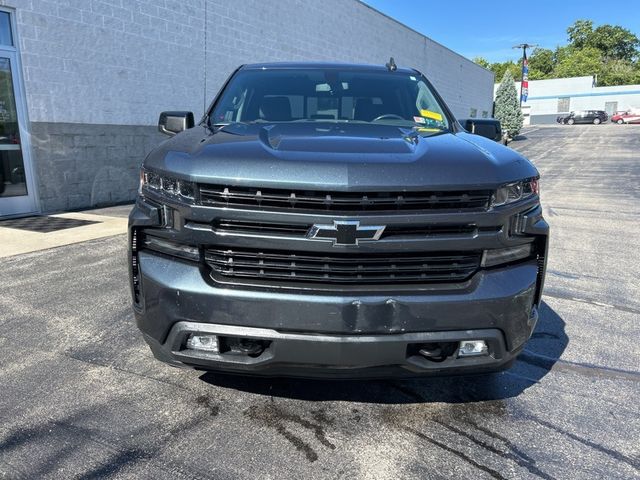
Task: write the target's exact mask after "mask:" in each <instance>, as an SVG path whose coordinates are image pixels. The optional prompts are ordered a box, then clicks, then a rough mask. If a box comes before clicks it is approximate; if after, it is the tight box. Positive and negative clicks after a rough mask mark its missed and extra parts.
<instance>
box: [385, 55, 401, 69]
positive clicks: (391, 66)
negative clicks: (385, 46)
mask: <svg viewBox="0 0 640 480" xmlns="http://www.w3.org/2000/svg"><path fill="white" fill-rule="evenodd" d="M384 66H385V67H387V69H388V70H389V71H390V72H395V71H396V70H397V69H398V66H397V65H396V62H395V61H394V60H393V57H391V58H390V59H389V63H385V64H384Z"/></svg>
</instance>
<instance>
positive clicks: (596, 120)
mask: <svg viewBox="0 0 640 480" xmlns="http://www.w3.org/2000/svg"><path fill="white" fill-rule="evenodd" d="M601 121H602V120H600V119H599V118H594V119H593V124H594V125H600V122H601Z"/></svg>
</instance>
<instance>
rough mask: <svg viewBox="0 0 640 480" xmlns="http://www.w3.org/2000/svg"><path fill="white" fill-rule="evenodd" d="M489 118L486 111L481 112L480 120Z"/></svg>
mask: <svg viewBox="0 0 640 480" xmlns="http://www.w3.org/2000/svg"><path fill="white" fill-rule="evenodd" d="M488 116H489V112H487V111H486V110H483V111H482V118H487V117H488Z"/></svg>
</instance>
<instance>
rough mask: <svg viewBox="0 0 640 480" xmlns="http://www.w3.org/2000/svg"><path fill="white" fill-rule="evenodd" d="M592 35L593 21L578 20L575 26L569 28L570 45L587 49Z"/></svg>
mask: <svg viewBox="0 0 640 480" xmlns="http://www.w3.org/2000/svg"><path fill="white" fill-rule="evenodd" d="M592 33H593V22H592V21H591V20H576V21H575V22H574V23H573V25H571V26H570V27H569V28H567V35H569V44H570V45H572V46H574V47H576V48H582V47H585V46H586V45H587V42H588V39H589V37H590V36H591V34H592Z"/></svg>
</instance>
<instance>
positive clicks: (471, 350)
mask: <svg viewBox="0 0 640 480" xmlns="http://www.w3.org/2000/svg"><path fill="white" fill-rule="evenodd" d="M484 355H489V347H487V342H485V341H484V340H462V341H461V342H460V347H459V348H458V357H480V356H484Z"/></svg>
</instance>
